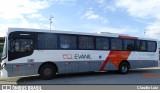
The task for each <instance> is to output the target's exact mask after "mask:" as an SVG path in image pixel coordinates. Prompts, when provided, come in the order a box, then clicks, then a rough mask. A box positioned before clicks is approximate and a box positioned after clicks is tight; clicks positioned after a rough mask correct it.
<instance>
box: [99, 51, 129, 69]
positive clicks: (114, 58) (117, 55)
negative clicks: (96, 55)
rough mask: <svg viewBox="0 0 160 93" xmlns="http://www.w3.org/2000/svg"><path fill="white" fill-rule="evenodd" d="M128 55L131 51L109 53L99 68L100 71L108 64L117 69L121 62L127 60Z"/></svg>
mask: <svg viewBox="0 0 160 93" xmlns="http://www.w3.org/2000/svg"><path fill="white" fill-rule="evenodd" d="M130 53H131V51H110V53H109V55H108V57H107V58H106V60H105V61H104V62H103V64H102V66H101V68H100V71H103V70H104V68H105V67H106V65H107V63H108V62H110V63H112V64H113V65H114V66H115V67H117V68H118V67H119V64H120V63H121V62H122V61H123V60H128V57H129V55H130Z"/></svg>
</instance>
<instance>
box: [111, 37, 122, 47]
mask: <svg viewBox="0 0 160 93" xmlns="http://www.w3.org/2000/svg"><path fill="white" fill-rule="evenodd" d="M111 50H122V40H121V39H118V38H112V39H111Z"/></svg>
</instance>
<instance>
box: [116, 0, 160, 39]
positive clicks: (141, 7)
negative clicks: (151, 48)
mask: <svg viewBox="0 0 160 93" xmlns="http://www.w3.org/2000/svg"><path fill="white" fill-rule="evenodd" d="M159 4H160V0H117V1H116V2H115V5H114V8H116V9H117V10H118V9H119V8H121V9H125V10H126V11H127V12H128V13H129V14H130V15H131V16H133V17H138V18H141V19H142V20H146V24H148V26H146V28H145V35H146V37H151V38H156V39H159V40H160V37H159V36H158V35H160V22H159V21H160V12H159V10H160V5H159ZM148 19H152V20H153V21H152V22H150V21H149V20H148ZM147 20H148V21H147Z"/></svg>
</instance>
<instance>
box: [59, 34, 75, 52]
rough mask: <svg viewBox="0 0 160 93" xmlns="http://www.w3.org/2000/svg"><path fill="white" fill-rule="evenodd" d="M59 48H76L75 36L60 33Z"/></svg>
mask: <svg viewBox="0 0 160 93" xmlns="http://www.w3.org/2000/svg"><path fill="white" fill-rule="evenodd" d="M60 48H61V49H76V48H77V46H76V36H71V35H60Z"/></svg>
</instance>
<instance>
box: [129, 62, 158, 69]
mask: <svg viewBox="0 0 160 93" xmlns="http://www.w3.org/2000/svg"><path fill="white" fill-rule="evenodd" d="M129 63H130V66H131V69H136V68H147V67H157V66H158V61H157V60H129Z"/></svg>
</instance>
